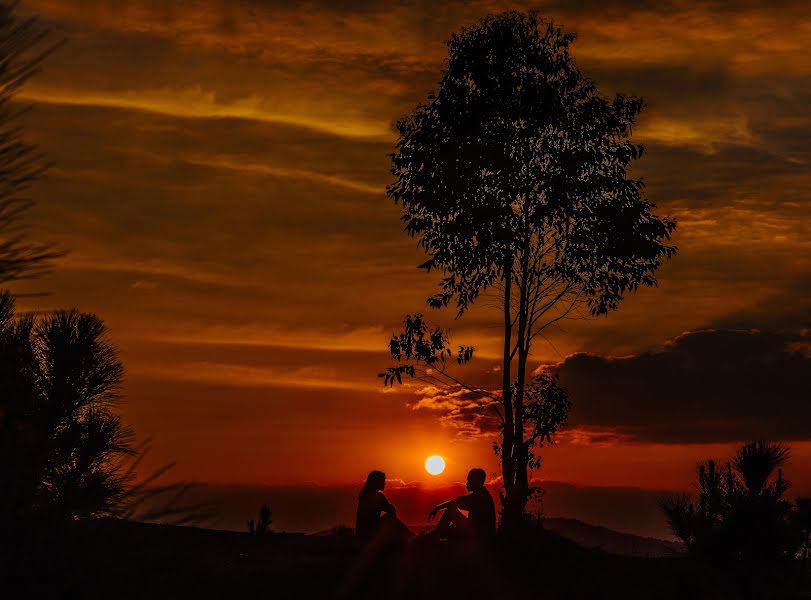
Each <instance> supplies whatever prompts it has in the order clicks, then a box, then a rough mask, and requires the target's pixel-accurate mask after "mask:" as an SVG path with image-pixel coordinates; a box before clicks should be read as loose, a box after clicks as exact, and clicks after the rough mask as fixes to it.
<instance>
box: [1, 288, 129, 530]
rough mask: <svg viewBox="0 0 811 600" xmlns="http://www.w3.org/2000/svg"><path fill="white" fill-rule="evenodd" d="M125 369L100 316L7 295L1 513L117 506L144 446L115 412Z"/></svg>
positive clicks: (16, 519) (45, 514) (11, 517)
mask: <svg viewBox="0 0 811 600" xmlns="http://www.w3.org/2000/svg"><path fill="white" fill-rule="evenodd" d="M123 373H124V369H123V367H122V365H121V363H120V362H119V361H118V357H117V352H116V349H115V348H114V347H113V346H112V344H110V343H109V342H108V341H106V339H105V327H104V323H103V322H102V321H101V320H100V319H99V318H98V317H96V316H95V315H92V314H86V313H79V312H77V311H75V310H73V311H58V312H54V313H51V314H47V315H45V316H41V317H38V318H35V317H33V316H28V315H26V316H20V315H17V314H16V313H15V306H14V300H13V298H12V296H11V295H10V294H8V293H0V390H2V392H3V393H2V396H0V489H2V490H3V493H2V494H0V498H1V499H0V515H2V516H0V519H3V520H5V519H8V522H9V523H17V524H19V523H22V522H30V520H31V519H34V520H37V521H42V520H43V519H47V520H64V519H75V518H81V517H90V516H100V515H106V514H112V513H113V512H114V511H115V508H116V506H117V505H118V504H119V502H120V501H121V500H122V499H123V498H124V496H125V495H126V491H127V483H128V480H129V478H130V475H131V472H130V471H128V470H127V469H126V468H125V466H124V462H125V461H126V460H127V459H128V458H130V457H132V456H133V455H134V453H135V451H134V450H133V448H132V446H131V440H132V434H131V432H130V430H129V429H127V428H126V427H124V426H123V425H122V423H121V420H120V418H119V417H118V416H117V415H115V414H114V413H113V412H112V410H111V409H112V407H113V406H114V404H115V403H116V401H117V400H118V398H119V394H118V390H119V386H120V384H121V381H122V376H123Z"/></svg>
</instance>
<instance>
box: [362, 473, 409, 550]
mask: <svg viewBox="0 0 811 600" xmlns="http://www.w3.org/2000/svg"><path fill="white" fill-rule="evenodd" d="M385 487H386V474H385V473H384V472H383V471H372V472H371V473H369V476H368V477H367V478H366V483H365V484H364V486H363V489H361V491H360V494H358V513H357V518H356V520H355V534H356V535H357V536H358V537H359V538H360V539H361V540H362V541H364V542H370V541H372V540H375V542H377V543H382V544H388V543H398V542H403V541H405V540H407V539H409V538H410V537H411V536H412V533H411V531H409V529H408V527H407V526H406V525H405V523H403V522H402V521H400V519H398V518H397V509H395V508H394V505H393V504H392V503H391V502H389V501H388V499H387V498H386V496H384V495H383V489H384V488H385Z"/></svg>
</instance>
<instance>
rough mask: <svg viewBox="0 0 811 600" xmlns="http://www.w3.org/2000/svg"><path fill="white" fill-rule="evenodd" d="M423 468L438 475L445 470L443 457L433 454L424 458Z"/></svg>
mask: <svg viewBox="0 0 811 600" xmlns="http://www.w3.org/2000/svg"><path fill="white" fill-rule="evenodd" d="M425 470H426V471H428V472H429V473H430V474H431V475H439V474H440V473H442V471H444V470H445V459H444V458H442V457H441V456H439V455H437V454H434V455H433V456H429V457H428V458H427V459H426V460H425Z"/></svg>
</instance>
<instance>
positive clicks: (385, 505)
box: [380, 492, 397, 516]
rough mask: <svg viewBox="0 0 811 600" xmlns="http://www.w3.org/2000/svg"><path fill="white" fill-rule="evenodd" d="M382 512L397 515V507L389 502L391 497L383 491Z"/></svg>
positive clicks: (381, 496)
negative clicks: (387, 496)
mask: <svg viewBox="0 0 811 600" xmlns="http://www.w3.org/2000/svg"><path fill="white" fill-rule="evenodd" d="M380 512H384V513H386V514H387V515H392V516H396V515H397V509H396V508H394V504H392V503H391V502H389V499H388V498H386V496H385V495H384V494H383V492H380Z"/></svg>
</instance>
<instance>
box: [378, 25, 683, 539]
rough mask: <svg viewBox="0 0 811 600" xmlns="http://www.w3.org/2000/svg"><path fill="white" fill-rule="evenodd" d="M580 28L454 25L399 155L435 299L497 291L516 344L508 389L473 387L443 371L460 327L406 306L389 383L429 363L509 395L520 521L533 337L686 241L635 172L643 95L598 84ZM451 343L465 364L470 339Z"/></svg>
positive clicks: (645, 271)
mask: <svg viewBox="0 0 811 600" xmlns="http://www.w3.org/2000/svg"><path fill="white" fill-rule="evenodd" d="M574 39H575V36H574V34H571V33H566V32H564V31H563V30H562V29H560V28H559V27H557V26H555V25H554V24H553V23H551V22H547V21H544V20H543V19H541V18H540V17H539V16H538V15H537V14H535V13H529V14H522V13H517V12H506V13H503V14H500V15H497V16H488V17H486V18H484V19H483V20H482V21H481V22H480V23H479V24H477V25H475V26H472V27H467V28H464V29H462V30H461V31H460V32H459V33H458V34H454V35H452V36H451V38H450V40H449V42H448V51H449V58H448V62H447V65H446V67H445V69H444V71H443V73H442V77H441V80H440V82H439V89H438V91H437V92H436V94H432V95H430V96H429V97H428V101H427V102H426V103H423V104H419V105H418V106H417V107H416V109H415V110H414V112H413V113H412V114H411V115H410V116H408V117H406V118H404V119H402V120H401V121H399V123H398V124H397V129H398V131H399V139H398V142H397V151H396V153H394V154H393V155H392V156H391V159H392V169H391V172H392V174H393V175H394V177H395V178H396V179H395V182H394V183H393V184H392V185H390V186H389V188H388V194H389V196H390V197H391V198H392V199H393V200H394V201H395V202H396V203H398V204H399V205H400V206H402V208H403V217H402V219H403V221H404V223H405V230H406V231H407V232H408V233H409V234H410V235H411V236H414V237H417V238H418V243H419V246H420V247H421V248H422V249H423V250H424V251H425V253H426V254H427V256H428V260H426V261H425V262H424V263H423V264H422V265H420V266H421V267H422V268H424V269H426V270H427V271H432V270H434V269H436V270H439V271H441V272H442V273H443V278H442V281H441V284H440V291H439V292H438V293H437V294H435V295H433V296H431V297H430V298H429V299H428V304H429V305H430V306H431V307H433V308H441V307H445V306H448V305H450V304H453V305H454V306H455V308H456V312H457V317H459V316H461V315H463V314H464V313H465V311H466V310H467V309H468V308H469V307H470V306H471V305H472V304H473V303H474V302H475V301H476V300H477V298H479V296H480V295H481V294H482V293H483V292H485V291H486V290H488V289H489V288H492V289H493V290H494V291H495V292H496V296H497V298H498V304H499V306H500V313H501V320H502V324H503V357H502V381H501V389H500V391H497V392H491V391H488V390H483V389H479V388H471V387H469V386H466V385H464V383H463V382H461V381H459V380H458V379H457V378H455V377H453V376H452V375H450V373H449V372H448V371H447V370H446V367H447V366H448V363H446V358H447V357H450V356H451V354H452V353H451V350H450V345H449V339H448V337H447V334H446V333H445V332H442V331H440V330H430V332H429V328H428V327H427V326H426V325H425V322H424V321H423V319H422V316H421V315H417V316H416V317H411V316H409V317H408V318H406V320H405V325H406V330H405V332H404V336H405V337H403V336H399V337H397V336H395V339H394V340H392V354H393V356H394V357H395V358H396V359H398V361H408V362H404V363H403V362H401V364H399V365H398V366H395V367H392V368H390V369H389V370H388V371H387V372H386V374H385V376H386V383H393V382H394V381H395V380H396V381H401V380H402V375H403V374H408V375H414V374H415V373H416V372H417V371H415V369H419V368H420V367H423V368H424V367H426V366H427V367H430V368H431V370H432V373H431V375H432V377H434V378H435V379H436V380H444V381H445V382H446V383H448V384H450V385H462V386H463V387H466V388H467V389H468V390H470V391H472V392H475V393H477V394H479V395H480V396H481V397H483V398H485V399H486V400H488V401H495V402H496V403H497V405H498V408H499V415H500V417H501V419H502V422H503V427H502V436H501V437H502V439H501V444H500V445H499V448H498V450H499V453H500V456H501V467H502V474H503V476H504V488H505V496H504V506H503V512H502V515H503V519H504V520H505V521H506V523H505V524H506V525H508V526H509V525H510V523H517V522H519V520H520V518H521V516H522V513H523V511H524V508H525V505H526V502H527V499H528V497H529V494H530V487H529V482H528V478H529V477H528V472H527V470H528V466H529V465H530V463H531V452H532V446H533V444H534V443H535V439H534V438H533V437H531V436H529V437H527V436H526V435H525V431H526V429H527V419H528V417H529V415H528V414H527V381H528V378H529V377H528V373H527V361H528V359H529V356H530V353H531V351H532V347H533V342H534V341H535V340H536V339H537V338H538V337H539V336H541V335H542V334H543V333H544V331H546V330H547V329H548V328H549V327H550V326H552V325H553V324H555V323H557V322H558V321H560V320H561V319H565V318H567V317H568V316H570V315H572V313H573V312H574V313H575V314H577V311H578V310H579V308H580V307H582V308H584V309H586V310H587V311H589V312H590V313H591V314H592V315H604V314H607V313H608V312H610V311H612V310H615V309H616V308H617V307H618V306H619V304H620V302H621V300H622V299H623V296H624V295H625V294H626V293H627V292H629V291H633V290H636V289H637V288H638V287H639V286H652V285H655V283H656V279H655V277H654V273H655V271H656V269H657V268H658V267H659V266H660V265H661V263H662V261H663V260H664V259H665V258H666V257H670V256H673V254H674V253H675V251H676V249H675V247H674V246H672V245H668V243H667V240H669V238H670V234H671V232H672V231H673V229H674V228H675V223H674V222H673V221H672V220H670V219H667V218H659V217H657V216H656V215H655V214H654V213H653V208H654V205H653V204H651V203H650V202H648V201H647V200H645V197H644V194H643V190H644V186H643V183H642V181H641V180H638V179H632V178H629V177H628V174H627V171H628V169H629V167H630V166H631V164H632V163H633V161H634V160H636V159H638V158H639V157H640V156H641V155H642V152H643V148H642V147H641V146H640V145H637V144H634V143H633V142H632V141H631V129H632V126H633V124H634V120H635V119H636V117H637V115H638V114H639V112H640V111H641V110H642V108H643V105H644V103H643V101H642V100H641V99H640V98H636V97H631V96H625V95H617V96H615V97H614V98H613V99H612V100H609V99H607V98H605V97H604V96H602V95H600V93H599V92H598V89H597V86H596V85H595V83H594V82H593V81H591V80H590V79H588V78H587V77H586V76H584V75H583V74H582V73H581V72H580V70H579V69H578V67H577V65H576V64H575V62H574V60H573V58H572V57H571V55H570V54H569V46H570V44H571V43H572V42H573V41H574ZM420 328H422V331H420ZM426 335H427V337H426ZM403 340H405V341H406V342H407V343H406V344H405V345H403V344H401V343H400V342H401V341H403ZM412 341H413V342H415V344H410V342H412ZM453 354H455V355H456V361H455V362H459V363H462V362H466V361H468V360H470V359H471V357H472V355H473V349H472V348H471V347H461V348H460V349H459V352H458V353H456V352H453ZM450 362H454V361H450Z"/></svg>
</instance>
